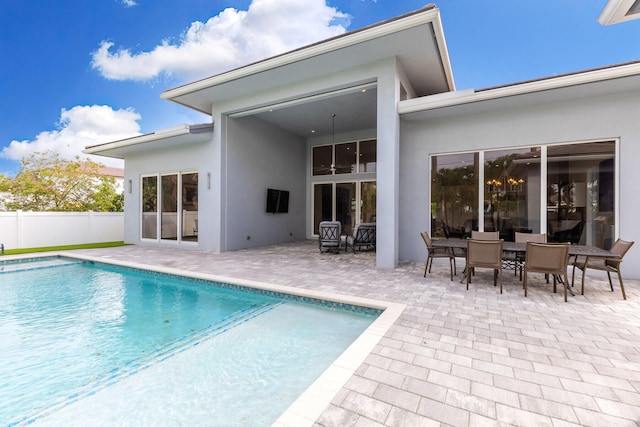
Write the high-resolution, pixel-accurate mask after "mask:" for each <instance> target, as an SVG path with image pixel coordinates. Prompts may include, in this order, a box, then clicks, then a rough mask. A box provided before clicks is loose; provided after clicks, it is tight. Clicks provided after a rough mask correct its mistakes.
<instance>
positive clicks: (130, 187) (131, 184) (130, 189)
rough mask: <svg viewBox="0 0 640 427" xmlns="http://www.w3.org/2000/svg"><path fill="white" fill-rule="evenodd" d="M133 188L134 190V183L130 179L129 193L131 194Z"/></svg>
mask: <svg viewBox="0 0 640 427" xmlns="http://www.w3.org/2000/svg"><path fill="white" fill-rule="evenodd" d="M132 190H133V183H132V182H131V180H129V194H131V191H132Z"/></svg>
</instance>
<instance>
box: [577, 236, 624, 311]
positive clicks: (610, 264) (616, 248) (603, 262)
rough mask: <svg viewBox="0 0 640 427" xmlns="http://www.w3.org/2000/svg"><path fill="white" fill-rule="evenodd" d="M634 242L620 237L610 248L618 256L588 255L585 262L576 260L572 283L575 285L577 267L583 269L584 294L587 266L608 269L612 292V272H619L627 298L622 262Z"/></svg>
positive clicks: (601, 269)
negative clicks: (621, 267)
mask: <svg viewBox="0 0 640 427" xmlns="http://www.w3.org/2000/svg"><path fill="white" fill-rule="evenodd" d="M633 244H634V242H628V241H626V240H622V239H618V240H616V242H615V243H614V244H613V246H612V247H611V249H610V250H609V251H610V252H611V253H612V254H614V255H616V257H611V258H602V257H589V256H587V257H586V259H585V260H584V262H579V261H577V260H576V261H575V262H574V263H573V272H572V274H571V284H572V285H573V281H574V279H575V276H576V267H577V268H578V269H580V270H582V295H584V276H585V273H586V270H587V268H591V269H592V270H600V271H606V272H607V277H608V278H609V287H610V288H611V292H613V282H612V281H611V273H617V274H618V282H619V283H620V290H621V291H622V298H623V299H627V294H626V293H625V292H624V283H623V282H622V273H620V264H621V263H622V258H623V257H624V256H625V254H626V253H627V252H628V251H629V249H631V246H633Z"/></svg>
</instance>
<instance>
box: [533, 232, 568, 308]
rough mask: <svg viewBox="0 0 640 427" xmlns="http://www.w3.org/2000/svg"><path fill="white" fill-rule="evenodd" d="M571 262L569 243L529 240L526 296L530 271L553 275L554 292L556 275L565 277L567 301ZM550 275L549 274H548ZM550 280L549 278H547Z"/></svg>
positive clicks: (565, 299) (554, 289)
mask: <svg viewBox="0 0 640 427" xmlns="http://www.w3.org/2000/svg"><path fill="white" fill-rule="evenodd" d="M568 262H569V244H568V243H536V242H527V253H526V255H525V260H524V285H523V286H524V296H525V297H526V296H527V276H528V274H529V273H545V274H547V275H548V274H551V275H553V292H554V293H555V292H556V290H557V285H556V282H557V279H556V276H561V277H564V280H563V282H562V284H563V286H564V301H565V302H567V286H568V283H569V282H568V280H567V266H568ZM547 277H548V276H547ZM547 280H548V279H547Z"/></svg>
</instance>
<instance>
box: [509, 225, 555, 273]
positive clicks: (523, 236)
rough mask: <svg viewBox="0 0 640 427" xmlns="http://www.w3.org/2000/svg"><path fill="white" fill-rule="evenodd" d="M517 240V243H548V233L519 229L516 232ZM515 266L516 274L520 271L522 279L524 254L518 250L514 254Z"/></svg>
mask: <svg viewBox="0 0 640 427" xmlns="http://www.w3.org/2000/svg"><path fill="white" fill-rule="evenodd" d="M515 242H516V243H527V242H536V243H547V235H546V233H542V234H539V233H521V232H519V231H516V232H515ZM514 261H515V268H514V274H517V273H518V271H519V272H520V280H522V268H523V267H524V254H523V253H521V252H517V253H516V254H515V256H514Z"/></svg>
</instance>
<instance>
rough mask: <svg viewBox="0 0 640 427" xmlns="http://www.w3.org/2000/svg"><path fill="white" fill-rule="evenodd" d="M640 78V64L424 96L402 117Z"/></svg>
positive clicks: (401, 107) (407, 104)
mask: <svg viewBox="0 0 640 427" xmlns="http://www.w3.org/2000/svg"><path fill="white" fill-rule="evenodd" d="M631 76H640V61H633V62H629V63H625V64H619V65H613V66H607V67H602V68H597V69H592V70H586V71H582V72H577V73H569V74H564V75H561V76H554V77H548V78H542V79H537V80H530V81H526V82H521V83H515V84H511V85H504V86H497V87H493V88H487V89H481V90H473V89H466V90H460V91H456V92H451V93H447V94H438V95H432V96H424V97H420V98H414V99H409V100H405V101H400V102H399V103H398V113H399V114H400V115H406V114H412V113H419V112H426V111H430V110H437V109H441V108H446V107H454V106H459V105H465V104H471V103H476V102H481V101H489V100H496V99H501V98H508V97H513V96H518V95H525V94H531V93H537V92H544V91H549V90H553V89H562V88H569V87H573V86H578V85H585V84H590V83H597V82H604V81H608V80H614V79H619V78H624V77H631Z"/></svg>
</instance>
